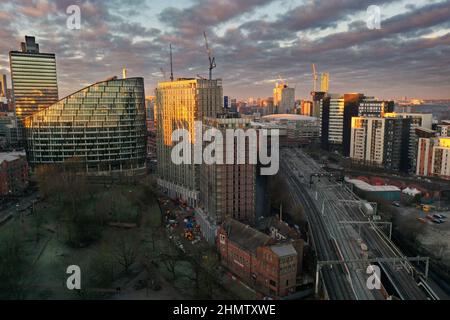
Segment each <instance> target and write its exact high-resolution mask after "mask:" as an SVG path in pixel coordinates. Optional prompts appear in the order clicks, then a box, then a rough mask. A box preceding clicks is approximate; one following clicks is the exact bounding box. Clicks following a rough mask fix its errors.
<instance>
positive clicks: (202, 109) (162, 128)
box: [155, 79, 224, 206]
mask: <svg viewBox="0 0 450 320" xmlns="http://www.w3.org/2000/svg"><path fill="white" fill-rule="evenodd" d="M155 110H156V112H155V121H156V129H157V142H156V146H157V157H158V176H159V179H158V185H159V186H160V187H161V188H162V189H163V190H164V191H166V192H167V194H168V195H169V196H171V197H173V198H179V199H182V200H184V201H186V202H187V203H188V204H189V205H191V206H195V205H197V203H198V200H199V174H198V171H199V167H198V165H196V164H195V163H194V161H192V162H191V163H190V164H181V165H176V164H175V163H173V161H172V158H171V152H172V148H173V146H174V145H175V144H176V143H174V142H173V141H172V133H173V131H174V130H176V129H185V130H187V131H188V132H189V134H190V138H191V141H190V142H191V145H193V144H194V142H195V139H196V138H197V137H196V128H195V124H196V121H202V120H203V119H204V118H205V117H211V118H215V117H217V115H218V114H222V113H223V110H224V109H223V89H222V81H221V80H206V79H178V80H176V81H170V82H161V83H159V84H158V88H157V89H156V104H155ZM198 138H199V139H201V137H198ZM191 150H192V157H191V158H192V159H194V157H193V154H194V147H192V148H191Z"/></svg>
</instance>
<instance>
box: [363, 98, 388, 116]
mask: <svg viewBox="0 0 450 320" xmlns="http://www.w3.org/2000/svg"><path fill="white" fill-rule="evenodd" d="M394 107H395V103H394V101H383V100H378V99H376V98H374V97H364V99H363V100H362V101H361V102H360V104H359V109H358V114H359V116H360V117H378V118H382V117H384V115H385V114H386V113H391V112H394Z"/></svg>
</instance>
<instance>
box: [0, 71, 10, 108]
mask: <svg viewBox="0 0 450 320" xmlns="http://www.w3.org/2000/svg"><path fill="white" fill-rule="evenodd" d="M7 111H9V98H8V87H7V86H6V74H0V112H7Z"/></svg>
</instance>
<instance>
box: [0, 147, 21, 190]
mask: <svg viewBox="0 0 450 320" xmlns="http://www.w3.org/2000/svg"><path fill="white" fill-rule="evenodd" d="M27 187H28V163H27V160H26V156H25V153H24V152H7V153H0V196H8V195H17V194H20V193H21V192H22V191H24V190H25V189H26V188H27Z"/></svg>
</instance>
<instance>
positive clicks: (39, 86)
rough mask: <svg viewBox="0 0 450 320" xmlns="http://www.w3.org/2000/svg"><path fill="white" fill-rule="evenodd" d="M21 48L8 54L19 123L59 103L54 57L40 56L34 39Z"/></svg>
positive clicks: (50, 54) (30, 39) (27, 38)
mask: <svg viewBox="0 0 450 320" xmlns="http://www.w3.org/2000/svg"><path fill="white" fill-rule="evenodd" d="M21 48H22V50H21V51H11V52H10V53H9V61H10V67H11V82H12V90H13V99H14V100H13V101H14V105H15V112H16V116H17V118H18V119H19V120H23V119H24V118H25V117H27V116H30V115H32V114H33V113H35V112H37V111H40V110H42V109H45V108H47V107H48V106H50V105H51V104H53V103H55V102H57V101H58V82H57V78H56V58H55V55H54V54H53V53H40V52H39V44H37V43H36V42H35V38H34V37H28V36H26V37H25V42H22V44H21Z"/></svg>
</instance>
